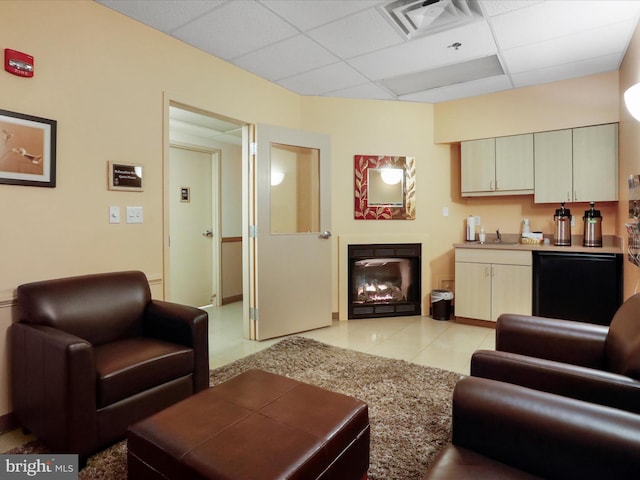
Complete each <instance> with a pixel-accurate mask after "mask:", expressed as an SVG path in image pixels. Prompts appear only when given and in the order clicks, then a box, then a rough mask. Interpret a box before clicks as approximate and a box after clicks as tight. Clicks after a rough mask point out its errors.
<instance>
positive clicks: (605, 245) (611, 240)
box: [453, 233, 624, 254]
mask: <svg viewBox="0 0 640 480" xmlns="http://www.w3.org/2000/svg"><path fill="white" fill-rule="evenodd" d="M546 238H549V245H528V244H522V243H519V240H520V235H518V234H509V233H503V234H502V241H501V242H496V235H489V234H487V241H486V242H484V243H480V242H478V241H475V242H464V243H454V244H453V247H454V248H478V249H487V250H489V249H492V250H524V251H546V252H567V253H616V254H623V253H624V251H623V247H622V245H623V243H622V237H619V236H617V235H603V236H602V247H583V246H582V240H583V237H582V235H572V236H571V246H568V247H560V246H556V245H554V244H553V238H551V237H547V236H545V239H546Z"/></svg>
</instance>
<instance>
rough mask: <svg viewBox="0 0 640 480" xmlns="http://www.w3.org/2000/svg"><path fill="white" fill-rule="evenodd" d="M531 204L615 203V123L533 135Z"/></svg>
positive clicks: (616, 192) (616, 179)
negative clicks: (532, 194)
mask: <svg viewBox="0 0 640 480" xmlns="http://www.w3.org/2000/svg"><path fill="white" fill-rule="evenodd" d="M534 151H535V155H534V160H535V195H534V201H535V203H558V202H592V201H593V202H606V201H616V200H618V124H617V123H611V124H606V125H596V126H591V127H580V128H573V129H567V130H557V131H552V132H543V133H536V134H534Z"/></svg>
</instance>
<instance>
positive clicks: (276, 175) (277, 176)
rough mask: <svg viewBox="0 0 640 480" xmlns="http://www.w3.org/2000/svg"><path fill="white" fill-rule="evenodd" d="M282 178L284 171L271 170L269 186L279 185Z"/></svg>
mask: <svg viewBox="0 0 640 480" xmlns="http://www.w3.org/2000/svg"><path fill="white" fill-rule="evenodd" d="M282 180H284V172H280V171H278V170H271V186H272V187H275V186H276V185H280V184H281V183H282Z"/></svg>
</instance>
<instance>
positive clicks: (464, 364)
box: [207, 302, 495, 374]
mask: <svg viewBox="0 0 640 480" xmlns="http://www.w3.org/2000/svg"><path fill="white" fill-rule="evenodd" d="M207 311H208V312H209V364H210V366H211V368H216V367H219V366H221V365H225V364H227V363H229V362H232V361H233V360H237V359H238V358H241V357H244V356H246V355H249V354H251V353H254V352H257V351H260V350H262V349H264V348H267V347H269V346H271V345H273V344H274V343H277V342H278V341H279V340H281V339H280V338H277V339H274V340H266V341H263V342H255V341H251V340H246V339H244V338H243V337H242V324H241V318H242V303H241V302H238V303H232V304H229V305H224V306H222V307H210V308H207ZM297 335H298V336H302V337H306V338H312V339H314V340H318V341H320V342H323V343H327V344H330V345H334V346H336V347H342V348H349V349H352V350H358V351H360V352H365V353H371V354H374V355H380V356H383V357H389V358H397V359H402V360H407V361H409V362H413V363H417V364H420V365H428V366H432V367H438V368H444V369H446V370H452V371H455V372H460V373H464V374H469V363H470V360H471V354H472V353H473V352H474V351H475V350H477V349H480V348H483V349H489V350H493V349H495V330H494V329H492V328H487V327H479V326H472V325H464V324H460V323H456V322H455V321H442V320H433V319H432V318H430V317H420V316H411V317H389V318H373V319H361V320H349V321H342V322H340V321H334V322H333V323H332V325H331V326H330V327H326V328H321V329H318V330H312V331H309V332H303V333H298V334H297Z"/></svg>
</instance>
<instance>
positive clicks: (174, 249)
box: [167, 146, 218, 307]
mask: <svg viewBox="0 0 640 480" xmlns="http://www.w3.org/2000/svg"><path fill="white" fill-rule="evenodd" d="M213 155H215V154H214V153H212V152H208V151H201V150H194V149H189V148H183V147H177V146H171V147H170V158H169V176H170V179H169V195H170V201H169V218H170V220H169V223H170V227H169V250H170V253H169V261H170V267H169V270H170V271H169V291H168V296H167V297H168V300H170V301H172V302H176V303H182V304H185V305H191V306H194V307H201V306H205V305H210V304H212V303H214V302H215V298H216V295H215V294H216V287H215V285H214V268H213V264H214V260H215V258H216V255H215V253H214V252H215V246H216V242H217V240H218V238H217V237H218V235H217V232H216V231H215V230H216V229H215V227H216V222H215V219H214V212H216V211H217V210H216V208H217V207H216V206H215V205H214V200H215V199H216V198H217V195H214V194H213V188H214V185H216V182H214V179H215V178H217V177H215V172H216V169H215V168H214V164H215V163H216V162H215V159H214V158H213Z"/></svg>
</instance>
